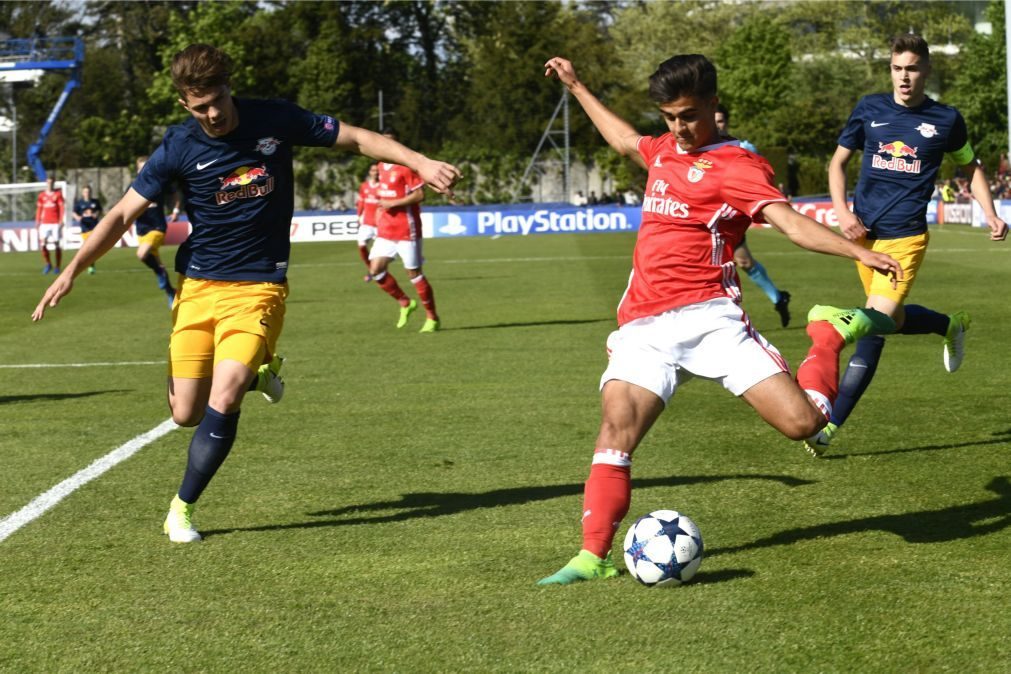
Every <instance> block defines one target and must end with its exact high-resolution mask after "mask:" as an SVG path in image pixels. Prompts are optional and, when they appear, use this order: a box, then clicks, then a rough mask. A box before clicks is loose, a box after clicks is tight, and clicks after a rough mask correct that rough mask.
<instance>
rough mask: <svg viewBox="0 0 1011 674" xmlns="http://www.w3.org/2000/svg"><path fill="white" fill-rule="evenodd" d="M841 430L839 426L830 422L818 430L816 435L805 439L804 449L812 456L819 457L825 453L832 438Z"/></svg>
mask: <svg viewBox="0 0 1011 674" xmlns="http://www.w3.org/2000/svg"><path fill="white" fill-rule="evenodd" d="M838 432H839V427H838V426H836V425H835V424H833V423H832V422H829V424H828V425H827V426H825V428H823V429H821V430H820V431H818V432H817V433H816V434H815V435H813V436H811V437H810V438H808V439H807V440H805V441H804V449H806V450H807V453H808V454H810V455H811V456H813V457H815V458H818V457H820V456H821V455H822V454H824V453H825V450H827V449H828V447H829V445H830V444H832V438H834V437H835V434H836V433H838Z"/></svg>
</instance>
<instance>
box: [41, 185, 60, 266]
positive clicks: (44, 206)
mask: <svg viewBox="0 0 1011 674" xmlns="http://www.w3.org/2000/svg"><path fill="white" fill-rule="evenodd" d="M63 210H64V202H63V191H62V190H58V189H56V188H55V187H53V177H52V176H49V177H47V178H46V189H45V191H43V192H39V198H38V199H37V200H36V202H35V226H36V227H37V228H38V230H39V250H41V251H42V261H43V262H45V263H46V266H44V267H43V268H42V273H43V274H48V273H49V272H53V273H54V274H59V273H60V267H62V266H63V249H62V248H61V247H60V239H61V238H62V236H63ZM50 249H52V250H53V251H54V252H55V258H56V266H55V267H54V266H53V259H52V258H51V257H50V256H49V250H50Z"/></svg>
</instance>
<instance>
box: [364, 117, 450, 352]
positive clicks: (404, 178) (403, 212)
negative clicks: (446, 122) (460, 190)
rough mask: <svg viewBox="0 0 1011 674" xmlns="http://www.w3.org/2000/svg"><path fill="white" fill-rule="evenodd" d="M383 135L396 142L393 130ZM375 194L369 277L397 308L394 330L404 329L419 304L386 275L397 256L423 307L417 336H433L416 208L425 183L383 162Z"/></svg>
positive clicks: (434, 318) (435, 319)
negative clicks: (424, 315) (394, 301)
mask: <svg viewBox="0 0 1011 674" xmlns="http://www.w3.org/2000/svg"><path fill="white" fill-rule="evenodd" d="M383 135H384V136H385V137H387V138H390V139H392V140H396V138H397V134H396V132H394V131H393V130H392V129H385V130H384V131H383ZM376 193H377V195H378V196H379V203H378V204H377V209H376V227H377V229H378V235H377V236H376V240H375V242H374V243H373V244H372V251H371V252H370V253H369V261H370V266H369V274H370V275H371V276H372V278H373V279H374V280H375V282H376V285H378V286H379V287H380V289H382V290H383V292H385V293H386V294H387V295H389V296H390V297H392V298H393V299H395V300H396V301H397V303H398V304H399V305H400V318H399V319H398V320H397V327H398V328H402V327H404V326H405V325H407V320H408V319H409V318H410V316H411V314H412V313H413V312H414V310H415V309H417V308H418V303H417V302H416V301H414V300H413V299H409V298H408V297H407V295H406V293H404V291H403V290H401V289H400V285H399V284H398V283H397V280H396V279H395V278H393V275H392V274H390V273H389V271H388V268H389V266H390V262H393V260H394V259H395V258H396V257H397V256H399V257H400V259H401V260H402V261H403V263H404V269H405V270H406V271H407V277H408V278H409V279H411V284H412V285H413V286H414V289H415V291H416V292H417V293H418V298H419V299H420V300H421V304H422V305H423V306H424V307H425V314H426V318H425V323H424V325H422V326H421V329H420V330H418V332H436V331H437V330H438V329H439V328H440V327H441V323H440V321H439V314H438V312H436V310H435V291H434V290H432V286H431V284H429V282H428V279H426V278H425V273H424V272H423V271H422V269H421V265H422V263H423V262H424V261H425V259H424V257H422V255H421V208H420V206H419V204H420V203H421V202H422V201H424V199H425V181H424V180H422V179H421V177H420V176H419V175H418V174H417V172H416V171H414V170H413V169H411V168H410V167H407V166H402V165H399V164H393V163H389V162H383V163H381V164H380V165H379V187H378V189H377V191H376Z"/></svg>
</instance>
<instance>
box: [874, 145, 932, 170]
mask: <svg viewBox="0 0 1011 674" xmlns="http://www.w3.org/2000/svg"><path fill="white" fill-rule="evenodd" d="M917 149H918V148H915V147H913V146H911V145H906V144H905V143H904V142H902V141H901V140H893V141H892V142H890V143H881V142H879V143H878V152H877V154H875V155H874V156H873V157H871V166H873V167H874V168H876V169H882V170H885V171H898V172H900V173H919V172H920V160H919V159H917V158H916V152H917ZM883 154H887V155H890V156H891V159H885V158H883V157H882V156H881V155H883ZM907 160H912V161H907Z"/></svg>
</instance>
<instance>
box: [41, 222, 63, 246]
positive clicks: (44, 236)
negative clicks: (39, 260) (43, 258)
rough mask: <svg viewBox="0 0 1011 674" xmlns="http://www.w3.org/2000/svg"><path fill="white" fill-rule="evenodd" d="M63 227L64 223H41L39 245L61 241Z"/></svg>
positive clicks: (54, 243)
mask: <svg viewBox="0 0 1011 674" xmlns="http://www.w3.org/2000/svg"><path fill="white" fill-rule="evenodd" d="M61 229H63V225H59V224H56V225H44V224H43V225H39V245H40V246H41V245H42V244H52V245H56V244H58V243H59V242H60V230H61Z"/></svg>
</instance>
